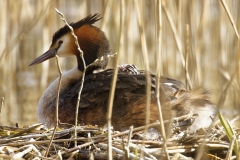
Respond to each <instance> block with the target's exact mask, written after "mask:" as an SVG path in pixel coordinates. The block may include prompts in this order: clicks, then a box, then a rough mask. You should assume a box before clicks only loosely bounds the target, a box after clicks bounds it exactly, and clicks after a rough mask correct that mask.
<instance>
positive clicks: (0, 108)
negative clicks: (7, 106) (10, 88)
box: [0, 97, 4, 113]
mask: <svg viewBox="0 0 240 160" xmlns="http://www.w3.org/2000/svg"><path fill="white" fill-rule="evenodd" d="M1 99H2V102H1V106H0V113H1V112H2V107H3V102H4V97H2V98H1Z"/></svg>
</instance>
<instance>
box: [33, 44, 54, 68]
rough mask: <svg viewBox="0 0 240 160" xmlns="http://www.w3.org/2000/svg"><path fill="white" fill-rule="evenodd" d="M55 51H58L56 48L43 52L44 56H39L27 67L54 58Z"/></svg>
mask: <svg viewBox="0 0 240 160" xmlns="http://www.w3.org/2000/svg"><path fill="white" fill-rule="evenodd" d="M57 50H58V48H55V49H51V50H48V51H47V52H45V53H44V54H42V55H41V56H39V57H38V58H36V59H35V60H34V61H33V62H32V63H31V64H30V65H29V66H32V65H35V64H39V63H42V62H44V61H46V60H48V59H50V58H53V57H55V55H56V53H57Z"/></svg>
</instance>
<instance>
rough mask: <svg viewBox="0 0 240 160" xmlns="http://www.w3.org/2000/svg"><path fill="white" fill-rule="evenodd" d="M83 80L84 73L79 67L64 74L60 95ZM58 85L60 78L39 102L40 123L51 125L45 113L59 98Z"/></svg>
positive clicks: (50, 86) (49, 87)
mask: <svg viewBox="0 0 240 160" xmlns="http://www.w3.org/2000/svg"><path fill="white" fill-rule="evenodd" d="M81 78H82V72H81V71H79V70H78V68H77V66H76V67H74V68H72V69H71V70H69V71H67V72H65V73H63V74H62V81H61V89H60V94H61V91H64V88H66V87H67V86H68V85H69V84H70V83H71V82H73V81H76V80H81ZM58 83H59V77H58V78H57V79H55V80H54V81H53V82H52V83H51V84H50V85H49V86H48V88H47V89H46V90H45V91H44V93H43V95H42V97H41V98H40V100H39V102H38V108H37V115H38V121H39V122H40V123H45V124H46V123H47V124H49V123H50V120H48V119H47V117H48V116H47V115H46V114H44V113H46V109H48V107H49V103H50V102H52V101H53V100H54V99H55V98H56V96H57V88H58ZM44 110H45V111H44Z"/></svg>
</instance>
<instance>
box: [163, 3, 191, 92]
mask: <svg viewBox="0 0 240 160" xmlns="http://www.w3.org/2000/svg"><path fill="white" fill-rule="evenodd" d="M162 6H163V9H164V12H165V13H166V16H167V20H168V22H169V24H170V27H171V29H172V32H173V35H174V39H175V42H176V44H177V49H178V52H179V54H180V57H181V61H182V66H183V68H184V69H185V68H186V66H185V64H186V63H185V59H184V56H183V51H182V45H181V41H180V38H179V36H178V33H177V29H176V26H175V25H174V21H173V18H172V16H171V14H170V11H169V9H168V7H167V4H166V1H165V0H162ZM187 79H189V86H190V88H192V83H191V79H190V76H189V74H188V73H187Z"/></svg>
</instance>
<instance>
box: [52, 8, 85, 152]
mask: <svg viewBox="0 0 240 160" xmlns="http://www.w3.org/2000/svg"><path fill="white" fill-rule="evenodd" d="M55 10H56V12H57V13H58V14H59V15H61V17H62V18H61V19H62V20H63V21H64V23H65V24H66V25H67V26H68V28H69V29H70V30H71V34H72V36H73V37H74V39H75V44H76V46H77V49H78V51H79V54H80V57H81V59H82V61H83V68H84V69H83V73H82V80H81V81H82V83H81V86H80V88H79V92H78V100H77V105H76V113H75V132H74V138H77V124H78V110H79V104H80V97H81V93H82V89H83V84H84V79H85V74H86V69H87V68H86V63H85V60H84V56H83V51H82V50H81V48H80V46H79V43H78V38H77V36H76V35H75V33H74V30H73V28H72V27H71V26H70V25H69V24H68V22H67V21H66V19H65V17H64V15H63V13H61V12H60V11H59V10H58V9H57V8H55ZM74 145H75V147H76V146H77V141H75V142H74Z"/></svg>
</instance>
